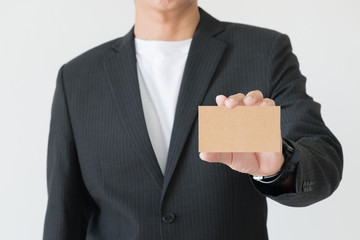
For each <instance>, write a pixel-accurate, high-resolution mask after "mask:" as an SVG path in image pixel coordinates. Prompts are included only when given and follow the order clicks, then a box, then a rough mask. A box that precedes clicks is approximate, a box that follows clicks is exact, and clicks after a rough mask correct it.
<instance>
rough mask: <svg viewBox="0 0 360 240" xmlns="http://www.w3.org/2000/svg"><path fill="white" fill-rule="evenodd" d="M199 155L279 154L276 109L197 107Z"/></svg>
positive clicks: (270, 107) (259, 107)
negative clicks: (216, 153) (235, 153)
mask: <svg viewBox="0 0 360 240" xmlns="http://www.w3.org/2000/svg"><path fill="white" fill-rule="evenodd" d="M198 110H199V152H280V151H281V130H280V106H236V107H235V108H233V109H229V108H227V107H225V106H199V107H198Z"/></svg>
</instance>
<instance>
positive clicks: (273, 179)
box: [253, 139, 295, 185]
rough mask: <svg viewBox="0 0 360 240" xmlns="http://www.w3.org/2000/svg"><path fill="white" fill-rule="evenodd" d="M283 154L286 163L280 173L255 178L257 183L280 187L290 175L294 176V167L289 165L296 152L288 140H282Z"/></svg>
mask: <svg viewBox="0 0 360 240" xmlns="http://www.w3.org/2000/svg"><path fill="white" fill-rule="evenodd" d="M282 146H283V147H282V153H283V157H284V163H283V165H282V167H281V169H280V171H279V172H277V173H275V174H272V175H270V176H253V179H254V180H255V181H258V182H261V183H265V184H271V185H279V184H281V183H283V182H285V181H286V180H287V179H288V178H289V177H290V175H292V173H293V171H294V165H293V164H289V163H290V159H291V157H292V155H293V153H294V151H295V148H294V146H293V145H292V144H291V143H290V142H289V141H287V140H286V139H282Z"/></svg>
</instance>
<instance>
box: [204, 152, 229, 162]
mask: <svg viewBox="0 0 360 240" xmlns="http://www.w3.org/2000/svg"><path fill="white" fill-rule="evenodd" d="M199 157H200V158H201V160H204V161H206V162H218V163H224V164H226V165H231V163H232V153H224V152H200V154H199Z"/></svg>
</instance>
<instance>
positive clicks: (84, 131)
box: [43, 8, 342, 240]
mask: <svg viewBox="0 0 360 240" xmlns="http://www.w3.org/2000/svg"><path fill="white" fill-rule="evenodd" d="M199 11H200V22H199V25H198V26H197V29H196V31H195V35H194V36H193V40H192V43H191V46H190V51H189V55H188V59H187V62H186V66H185V72H184V75H183V79H182V83H181V88H180V92H179V98H178V104H177V107H176V112H175V119H174V127H173V131H172V135H171V141H170V148H169V155H168V160H167V166H166V171H165V175H164V176H163V175H162V173H161V171H160V168H159V166H158V163H157V160H156V156H155V154H154V151H153V149H152V145H151V142H150V138H149V136H148V133H147V128H146V124H145V119H144V116H143V109H142V105H141V98H140V91H139V85H138V79H137V72H136V57H135V48H134V42H133V40H134V33H133V30H134V28H132V29H131V30H130V31H129V32H128V33H127V34H126V35H125V36H123V37H121V38H119V39H115V40H112V41H109V42H107V43H104V44H102V45H100V46H98V47H95V48H93V49H91V50H89V51H87V52H86V53H83V54H81V55H80V56H78V57H76V58H74V59H72V60H71V61H69V62H68V63H66V64H64V66H63V67H62V68H61V69H60V71H59V75H58V79H57V85H56V89H55V92H54V99H53V104H52V110H51V123H50V131H49V143H48V165H47V167H48V168H47V173H48V175H47V176H48V194H49V199H48V206H47V211H46V218H45V227H44V238H43V239H44V240H54V239H56V240H69V239H70V240H72V239H74V240H80V239H87V240H123V239H126V240H129V239H130V240H142V239H146V240H147V239H162V240H167V239H172V240H177V239H179V240H180V239H181V240H183V239H187V240H202V239H204V240H215V239H226V240H235V239H237V240H238V239H242V240H251V239H254V240H266V239H268V236H267V229H266V219H267V205H266V198H265V197H270V198H272V199H273V200H275V201H278V202H279V203H282V204H285V205H288V206H307V205H310V204H313V203H315V202H317V201H320V200H322V199H324V198H326V197H327V196H329V195H330V194H331V193H332V192H333V191H334V190H335V189H336V188H337V186H338V184H339V182H340V180H341V177H342V150H341V146H340V143H339V142H338V141H337V139H336V138H335V136H334V135H333V134H332V133H331V132H330V130H329V129H328V128H327V127H326V126H325V124H324V122H323V121H322V118H321V115H320V105H319V104H318V103H316V102H314V101H313V99H312V98H311V97H310V96H308V95H307V94H306V91H305V83H306V78H305V77H304V76H302V74H301V73H300V70H299V63H298V61H297V59H296V56H295V55H294V54H293V53H292V49H291V44H290V40H289V38H288V37H287V36H286V35H283V34H280V33H278V32H276V31H272V30H268V29H262V28H258V27H254V26H249V25H242V24H237V23H231V22H220V21H218V20H217V19H215V18H213V17H212V16H211V15H209V14H208V13H206V12H205V11H204V10H203V9H201V8H199ZM254 89H259V90H261V91H262V92H263V93H264V96H265V97H270V98H273V99H274V100H275V102H276V103H277V105H281V107H282V117H281V121H282V125H281V130H282V136H283V138H286V139H288V140H289V141H290V142H291V143H292V144H293V145H294V147H295V149H296V151H295V154H294V156H293V157H292V159H291V161H294V162H297V168H296V172H295V174H296V193H293V192H282V191H281V189H279V188H276V187H270V186H265V185H262V184H261V183H257V182H253V181H252V179H251V178H250V177H249V176H247V175H245V174H242V173H238V172H235V171H232V170H231V169H230V168H228V167H226V166H225V165H221V164H217V163H213V164H210V163H206V162H203V161H201V160H200V159H199V157H198V122H197V106H198V105H216V103H215V97H216V95H218V94H224V95H226V96H228V95H231V94H235V93H239V92H242V93H247V92H249V91H251V90H254Z"/></svg>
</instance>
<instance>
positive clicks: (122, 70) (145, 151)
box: [104, 26, 163, 189]
mask: <svg viewBox="0 0 360 240" xmlns="http://www.w3.org/2000/svg"><path fill="white" fill-rule="evenodd" d="M133 30H134V26H133V27H132V29H131V30H130V31H129V32H128V33H127V34H126V35H125V36H124V37H122V38H120V39H119V40H118V41H117V42H116V43H115V44H114V45H113V46H112V47H113V49H114V50H115V51H116V53H114V55H113V56H111V57H110V58H108V59H107V60H105V61H104V68H105V72H106V73H107V79H108V82H109V85H110V89H111V94H112V95H113V97H114V98H115V100H116V102H117V106H118V111H119V114H120V115H121V120H122V124H123V126H124V129H126V131H127V134H128V135H129V137H130V139H131V141H132V144H133V146H134V149H135V151H134V152H135V154H137V156H134V158H136V157H138V158H140V159H141V160H142V164H144V166H145V167H146V168H147V170H148V171H149V174H150V175H151V176H152V178H153V179H154V180H155V182H156V183H157V185H158V186H159V188H160V189H161V188H162V184H163V175H162V173H161V169H160V167H159V164H158V162H157V159H156V155H155V152H154V150H153V148H152V145H151V141H150V138H149V135H148V131H147V127H146V122H145V118H144V113H143V107H142V103H141V96H140V89H139V82H138V78H137V69H136V55H135V45H134V31H133Z"/></svg>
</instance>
